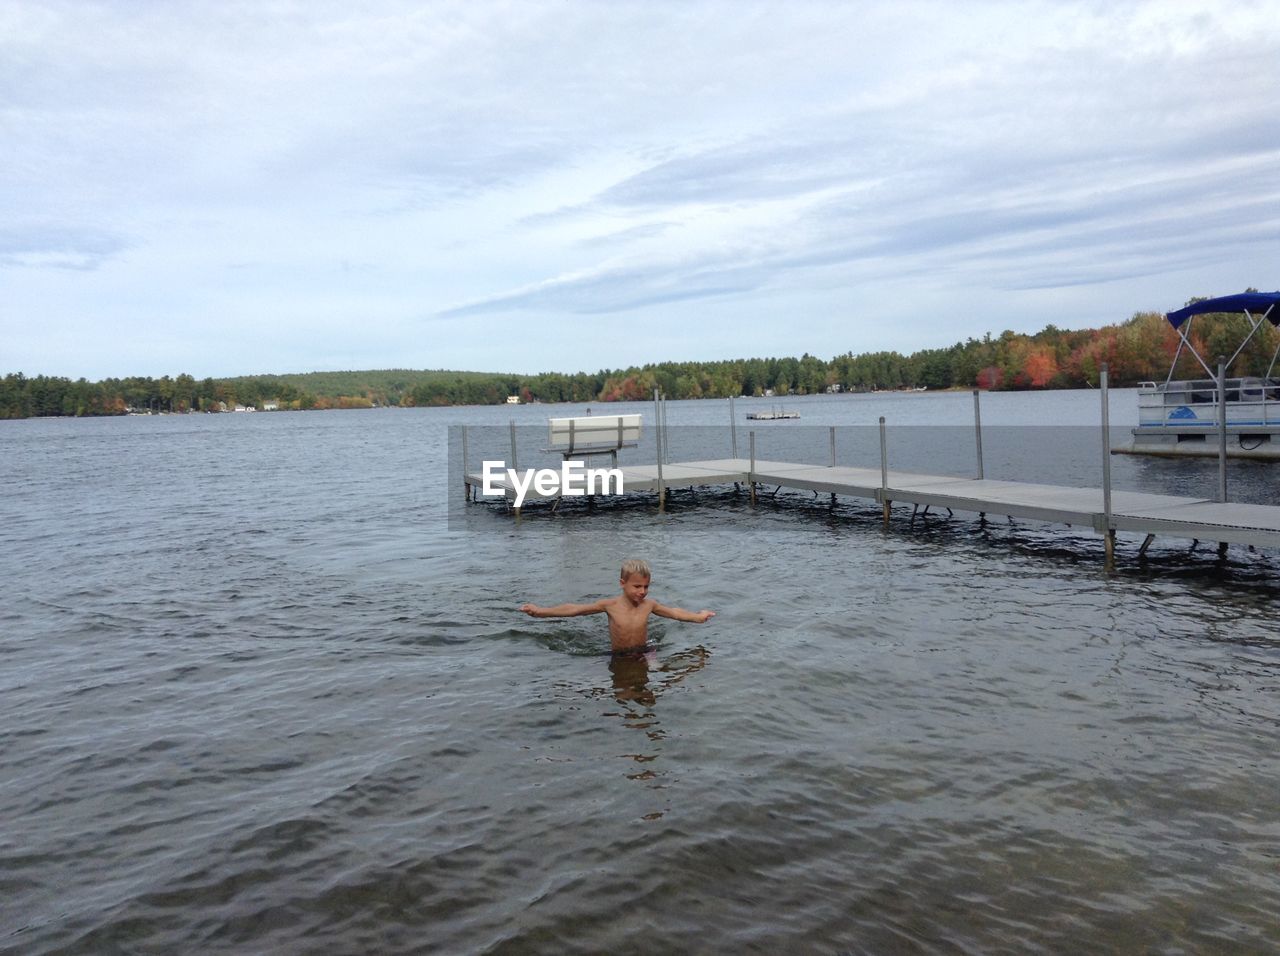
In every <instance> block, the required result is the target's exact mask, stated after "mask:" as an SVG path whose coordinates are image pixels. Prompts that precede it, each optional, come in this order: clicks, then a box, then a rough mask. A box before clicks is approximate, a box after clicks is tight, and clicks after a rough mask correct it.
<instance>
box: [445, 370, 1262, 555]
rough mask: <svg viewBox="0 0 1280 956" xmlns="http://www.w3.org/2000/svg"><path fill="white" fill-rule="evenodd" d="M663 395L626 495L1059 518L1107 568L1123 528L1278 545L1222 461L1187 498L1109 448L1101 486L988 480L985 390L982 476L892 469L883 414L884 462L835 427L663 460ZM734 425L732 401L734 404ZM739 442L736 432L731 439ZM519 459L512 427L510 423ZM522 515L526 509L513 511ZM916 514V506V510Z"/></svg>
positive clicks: (468, 475) (469, 490)
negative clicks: (652, 436) (1087, 534)
mask: <svg viewBox="0 0 1280 956" xmlns="http://www.w3.org/2000/svg"><path fill="white" fill-rule="evenodd" d="M1106 391H1107V389H1106V368H1105V366H1104V367H1103V372H1102V432H1101V434H1102V435H1107V434H1109V424H1108V415H1107V408H1108V406H1107V398H1106ZM662 404H663V403H662V400H661V399H658V406H659V407H658V411H657V415H656V419H657V421H658V423H659V426H658V427H659V433H658V439H657V448H658V456H657V457H658V462H657V463H655V464H652V465H631V466H627V467H623V468H619V469H616V472H615V473H620V475H621V479H622V485H623V493H624V494H631V493H633V492H657V494H658V503H659V508H660V509H661V508H662V507H663V506H664V502H665V494H666V491H667V490H668V489H671V488H694V487H714V486H723V485H735V486H739V487H741V486H746V488H747V489H748V491H749V493H750V494H751V497H752V501H753V503H754V501H755V497H756V493H757V489H758V488H759V487H760V486H768V485H773V486H776V487H777V488H778V489H782V488H788V489H795V490H798V491H811V492H814V493H827V494H830V495H832V496H833V497H835V496H839V495H844V496H847V497H853V498H862V499H865V500H869V501H874V502H876V503H877V504H879V505H880V506H881V508H882V514H883V520H884V526H885V527H886V528H888V527H889V523H890V517H891V514H892V506H893V505H894V504H900V505H912V506H913V507H914V508H915V509H919V508H920V507H921V506H923V507H925V508H929V507H938V508H947V509H949V510H951V511H963V512H971V513H975V514H980V515H989V514H990V515H1003V516H1006V517H1009V518H1026V519H1031V520H1035V521H1043V522H1047V523H1052V524H1064V525H1069V526H1072V527H1076V526H1079V527H1086V528H1090V529H1092V530H1093V531H1094V532H1096V533H1097V534H1099V535H1101V536H1102V537H1103V539H1104V543H1105V547H1106V567H1107V570H1112V569H1113V567H1114V562H1115V534H1116V532H1117V531H1124V532H1132V533H1137V534H1142V535H1145V536H1146V537H1145V539H1144V540H1143V542H1142V545H1141V546H1140V548H1139V554H1140V555H1141V554H1143V553H1145V552H1146V550H1147V548H1148V547H1149V546H1150V544H1151V542H1152V540H1153V539H1154V538H1155V536H1156V535H1165V536H1169V537H1176V538H1186V539H1191V540H1193V541H1209V542H1213V541H1216V542H1218V547H1219V551H1220V552H1222V551H1225V549H1226V547H1227V546H1228V545H1230V544H1238V545H1248V546H1251V547H1256V548H1265V549H1276V550H1280V507H1278V506H1274V505H1259V504H1248V503H1243V502H1231V501H1227V500H1226V472H1225V459H1224V460H1223V461H1222V462H1221V469H1222V470H1221V473H1220V479H1219V498H1218V500H1211V499H1207V498H1189V497H1180V496H1175V495H1161V494H1149V493H1146V492H1138V491H1117V490H1113V489H1112V488H1111V486H1110V480H1111V479H1110V453H1111V450H1110V449H1109V448H1106V447H1105V445H1104V453H1103V459H1102V462H1103V469H1102V470H1103V484H1102V487H1094V488H1077V487H1072V486H1064V485H1047V484H1035V483H1030V482H1020V481H1007V480H996V479H988V478H985V477H983V473H982V425H981V417H980V414H979V409H978V393H977V392H976V391H975V392H974V418H975V438H976V446H977V463H978V474H977V476H976V477H970V478H966V477H961V476H956V475H929V474H918V473H914V472H903V471H893V470H891V469H890V468H889V467H888V464H887V461H888V456H887V453H886V439H885V420H884V419H883V418H881V419H880V436H881V437H880V443H881V444H880V467H879V468H860V467H851V466H845V465H838V464H836V463H835V431H834V429H832V432H831V460H832V463H831V464H830V465H814V464H802V463H796V462H786V461H770V460H761V459H757V458H756V456H755V434H754V433H752V435H751V456H750V457H749V458H741V457H737V456H736V454H735V455H733V456H731V457H729V458H718V459H707V460H699V461H683V462H671V461H664V460H663V459H664V458H665V454H664V449H665V441H664V439H663V437H662V430H663V428H664V427H665V426H664V425H663V424H662V423H663V422H664V421H665V409H664V408H663V407H662ZM730 419H731V421H732V404H731V407H730ZM733 444H734V451H735V452H736V448H737V439H736V436H735V437H734V439H733ZM512 448H513V458H514V448H515V433H514V424H513V425H512ZM466 457H467V455H466V438H465V434H464V437H463V482H464V485H465V492H466V498H467V500H468V501H471V500H480V497H481V493H482V489H483V488H484V484H485V480H484V476H483V475H482V474H479V473H473V472H470V471H468V470H467V468H466ZM489 487H490V489H491V493H494V494H497V495H499V496H501V497H503V498H504V499H505V500H506V501H507V502H508V503H509V504H514V502H515V501H517V499H518V498H520V496H521V493H520V492H519V490H518V489H517V488H516V487H515V485H514V483H513V482H512V480H511V479H510V478H509V477H506V476H502V477H498V476H494V475H491V476H490V482H489ZM559 497H560V494H559V491H558V490H556V491H552V492H546V491H542V492H539V491H537V490H535V489H534V488H532V487H527V488H526V490H525V491H524V493H523V501H524V503H528V502H531V501H544V502H545V501H554V500H556V499H558V498H559ZM513 510H514V511H516V512H517V513H518V512H519V510H520V509H519V508H515V507H513ZM913 514H914V512H913Z"/></svg>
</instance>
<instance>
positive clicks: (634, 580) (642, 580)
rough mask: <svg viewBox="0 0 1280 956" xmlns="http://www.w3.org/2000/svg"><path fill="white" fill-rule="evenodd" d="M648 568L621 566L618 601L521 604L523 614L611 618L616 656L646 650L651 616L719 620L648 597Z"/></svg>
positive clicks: (709, 613)
mask: <svg viewBox="0 0 1280 956" xmlns="http://www.w3.org/2000/svg"><path fill="white" fill-rule="evenodd" d="M650 577H651V575H650V573H649V565H647V564H646V563H645V562H643V561H636V560H630V561H624V562H622V580H621V582H620V583H621V584H622V593H621V594H619V595H618V596H617V597H611V598H601V599H600V600H599V601H596V602H595V603H594V604H557V605H555V607H538V605H536V604H522V605H520V610H522V611H524V613H525V614H528V615H529V616H530V617H577V616H578V615H579V614H599V613H601V612H604V613H605V614H607V615H609V641H610V643H611V644H612V645H613V653H615V654H626V653H635V652H637V651H642V650H644V649H645V645H646V643H647V641H648V637H649V615H650V614H656V615H658V617H667V618H670V619H671V620H673V621H689V622H691V623H694V624H702V623H703V622H704V621H707V620H709V619H710V618H713V617H715V616H716V612H715V611H686V610H685V609H684V608H680V607H667V606H666V605H665V604H659V603H658V602H657V601H655V600H653V599H652V598H650V597H649V579H650Z"/></svg>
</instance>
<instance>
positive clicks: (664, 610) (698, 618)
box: [653, 604, 716, 624]
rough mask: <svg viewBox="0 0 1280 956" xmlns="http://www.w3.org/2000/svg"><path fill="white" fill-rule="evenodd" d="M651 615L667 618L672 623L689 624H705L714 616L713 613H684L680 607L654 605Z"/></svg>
mask: <svg viewBox="0 0 1280 956" xmlns="http://www.w3.org/2000/svg"><path fill="white" fill-rule="evenodd" d="M653 613H654V614H656V615H658V617H669V618H671V620H673V621H685V622H687V623H689V624H705V623H706V622H707V621H709V620H711V618H713V617H715V616H716V612H715V611H707V610H702V611H686V610H685V609H684V608H682V607H667V606H666V605H665V604H655V605H654V606H653Z"/></svg>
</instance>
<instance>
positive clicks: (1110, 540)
mask: <svg viewBox="0 0 1280 956" xmlns="http://www.w3.org/2000/svg"><path fill="white" fill-rule="evenodd" d="M1098 385H1099V391H1100V392H1101V393H1102V521H1103V527H1102V534H1103V538H1104V541H1105V550H1106V558H1105V560H1104V565H1105V567H1106V571H1107V573H1108V574H1110V573H1111V572H1112V571H1114V570H1115V569H1116V533H1115V530H1114V529H1113V528H1112V527H1111V397H1110V393H1109V391H1108V387H1107V386H1108V373H1107V363H1106V362H1103V363H1102V367H1101V368H1100V369H1099V370H1098Z"/></svg>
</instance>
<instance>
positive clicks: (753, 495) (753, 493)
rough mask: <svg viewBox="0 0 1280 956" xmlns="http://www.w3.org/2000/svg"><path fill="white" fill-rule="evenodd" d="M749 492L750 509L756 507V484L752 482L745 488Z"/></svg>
mask: <svg viewBox="0 0 1280 956" xmlns="http://www.w3.org/2000/svg"><path fill="white" fill-rule="evenodd" d="M747 487H748V488H749V489H750V490H751V507H753V508H754V507H755V506H756V483H755V482H754V481H753V482H751V483H750V484H749V485H748V486H747Z"/></svg>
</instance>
